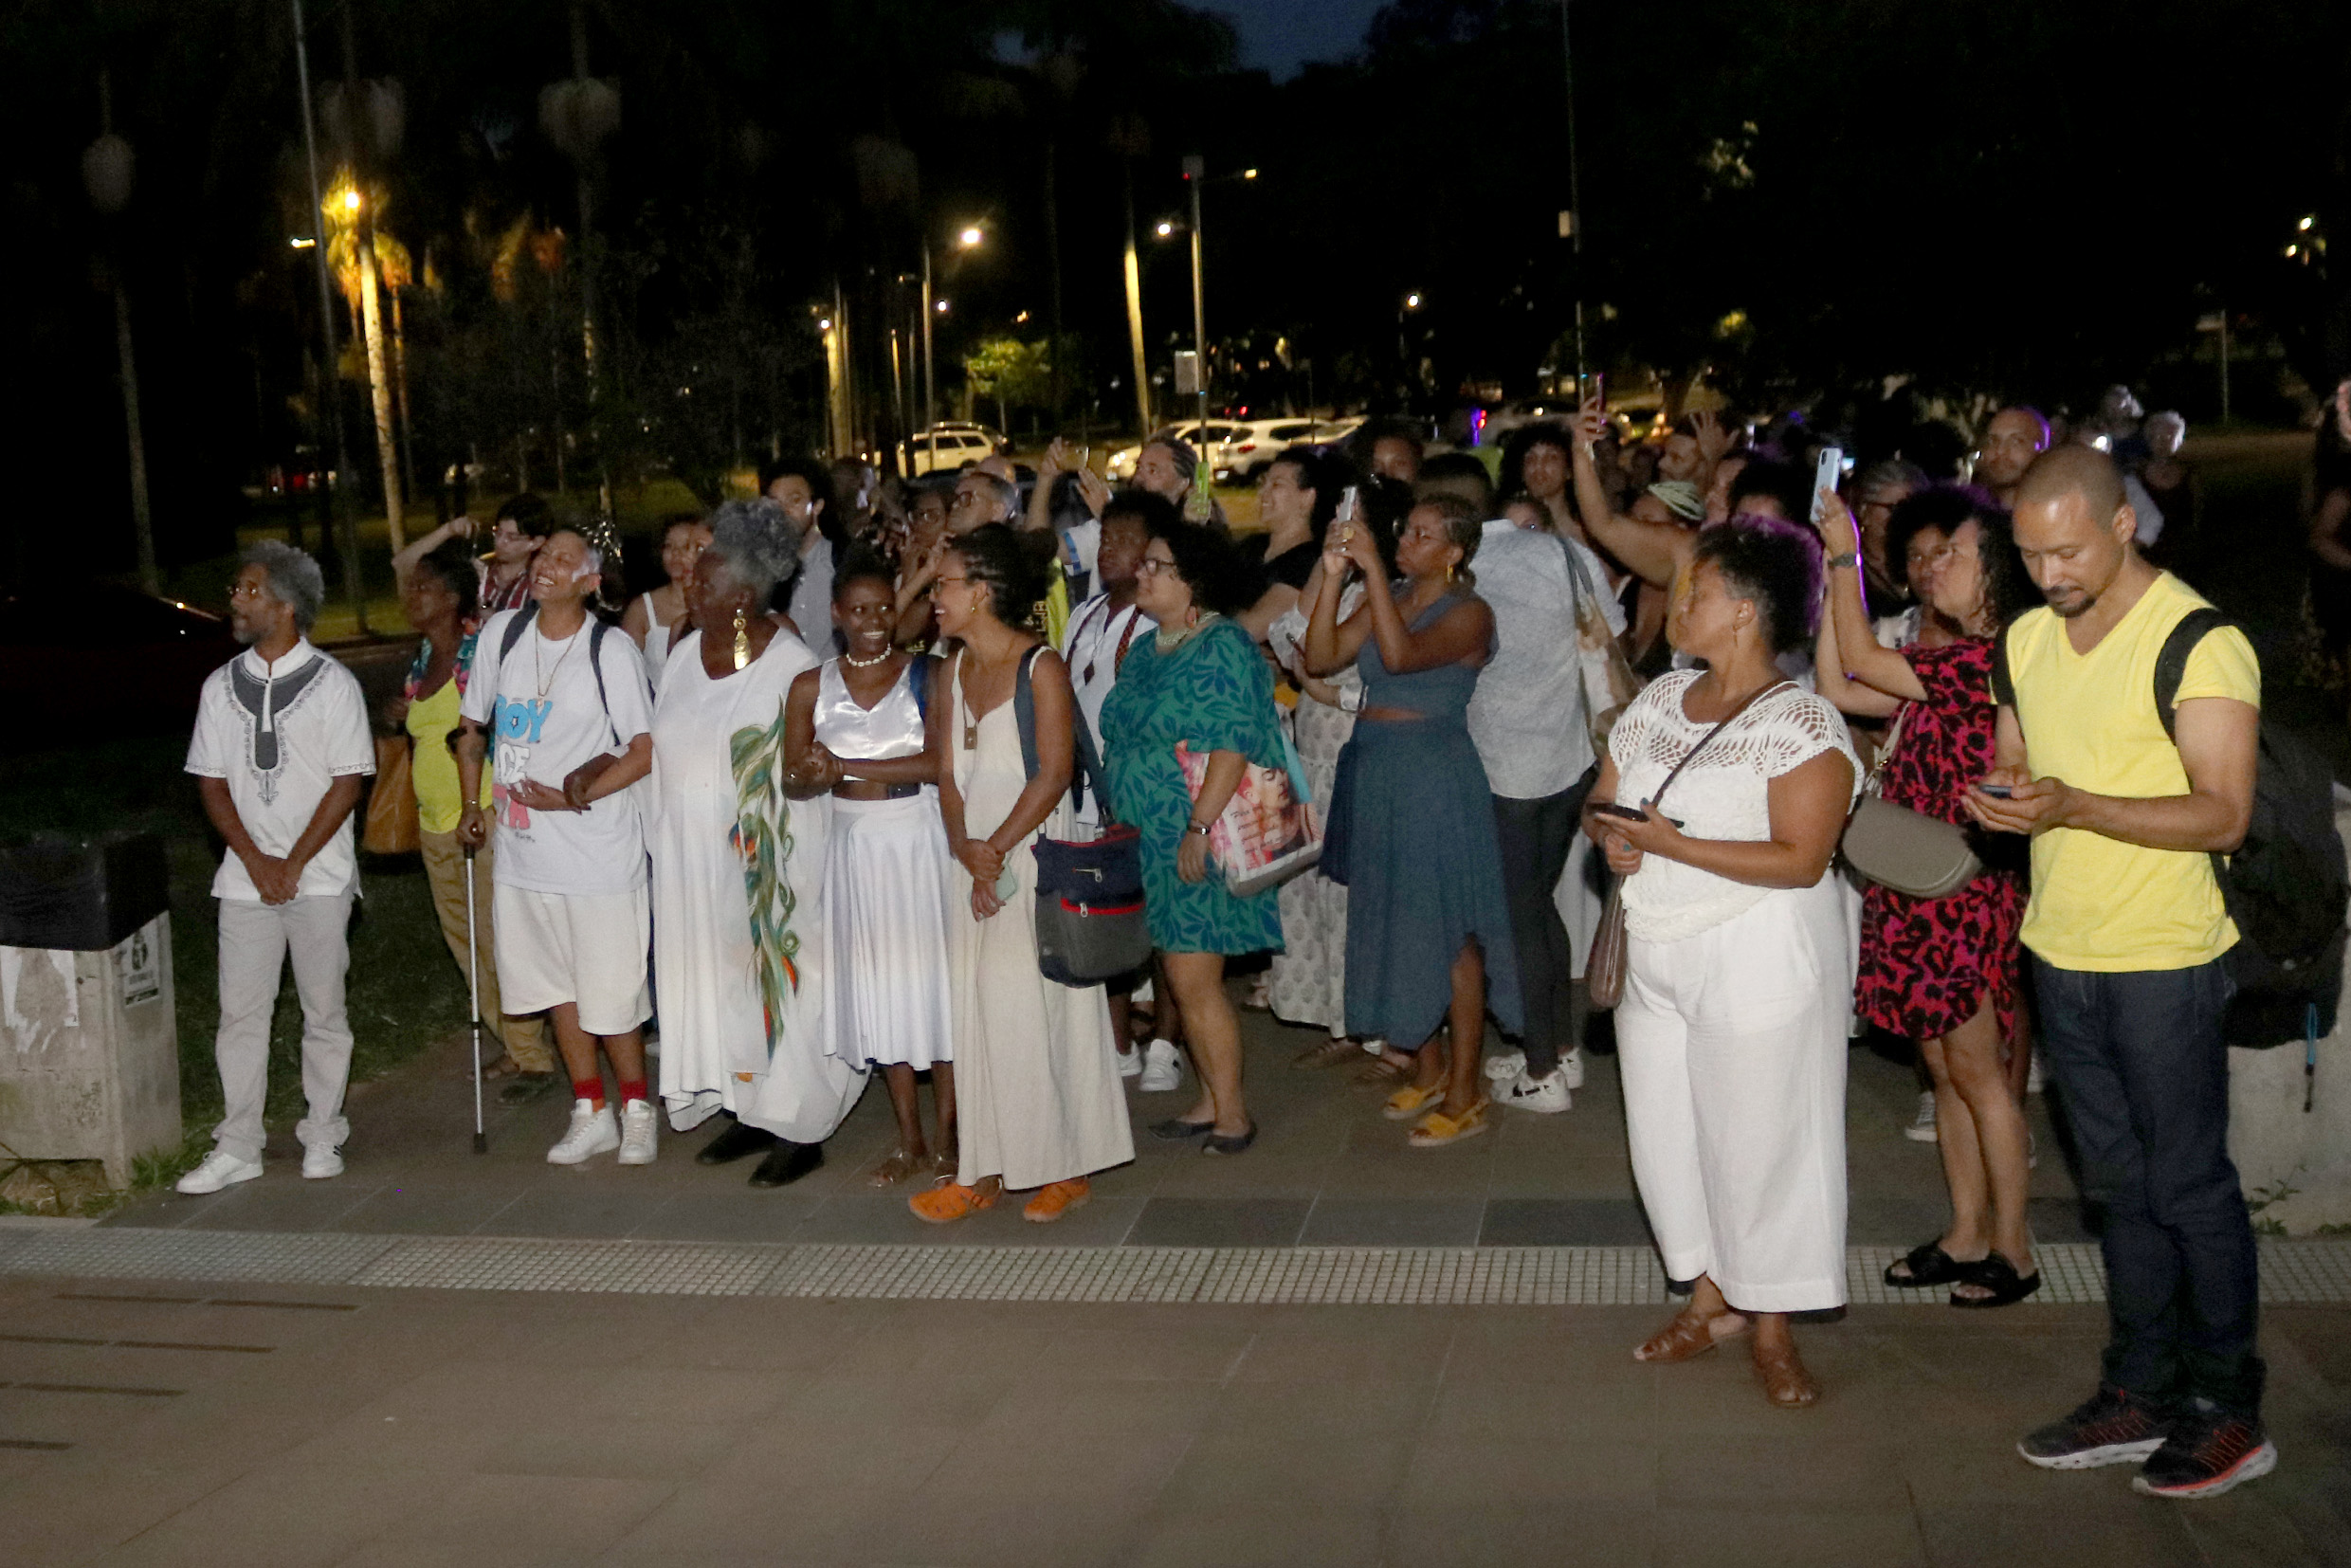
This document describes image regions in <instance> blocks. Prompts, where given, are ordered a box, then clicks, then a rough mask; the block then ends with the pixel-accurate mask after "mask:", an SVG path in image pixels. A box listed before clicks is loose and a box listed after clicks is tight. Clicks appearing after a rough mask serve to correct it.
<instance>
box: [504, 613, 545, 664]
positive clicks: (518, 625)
mask: <svg viewBox="0 0 2351 1568" xmlns="http://www.w3.org/2000/svg"><path fill="white" fill-rule="evenodd" d="M537 614H538V600H537V599H533V600H532V601H531V602H530V603H529V604H526V605H524V606H523V607H522V608H521V609H520V610H518V611H515V617H514V619H513V620H511V621H508V622H507V623H506V631H505V634H504V635H503V636H501V637H500V638H499V639H498V664H499V667H500V668H501V669H503V668H504V667H505V665H506V660H507V659H508V658H509V657H510V656H512V654H513V653H514V650H515V647H516V646H517V645H518V644H519V643H520V642H521V641H522V631H523V629H524V628H525V627H527V626H529V625H530V624H531V619H532V617H533V616H535V615H537Z"/></svg>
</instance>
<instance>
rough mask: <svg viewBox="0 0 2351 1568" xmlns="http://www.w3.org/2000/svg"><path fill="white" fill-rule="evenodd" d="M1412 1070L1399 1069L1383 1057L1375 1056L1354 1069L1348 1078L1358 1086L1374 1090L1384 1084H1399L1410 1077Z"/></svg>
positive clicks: (1407, 1068)
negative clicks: (1370, 1087) (1365, 1086)
mask: <svg viewBox="0 0 2351 1568" xmlns="http://www.w3.org/2000/svg"><path fill="white" fill-rule="evenodd" d="M1411 1075H1412V1068H1410V1067H1400V1066H1398V1065H1397V1064H1395V1063H1394V1062H1391V1061H1389V1060H1388V1059H1387V1058H1386V1057H1384V1056H1375V1057H1373V1058H1372V1059H1371V1060H1370V1061H1368V1062H1366V1063H1364V1064H1363V1065H1362V1066H1361V1067H1358V1068H1356V1069H1355V1071H1354V1072H1353V1073H1352V1074H1351V1075H1350V1076H1351V1077H1352V1078H1353V1079H1354V1080H1355V1082H1357V1083H1358V1084H1363V1085H1370V1086H1372V1087H1375V1088H1376V1087H1378V1086H1380V1085H1386V1084H1400V1083H1402V1082H1403V1081H1404V1080H1405V1079H1406V1078H1408V1077H1410V1076H1411Z"/></svg>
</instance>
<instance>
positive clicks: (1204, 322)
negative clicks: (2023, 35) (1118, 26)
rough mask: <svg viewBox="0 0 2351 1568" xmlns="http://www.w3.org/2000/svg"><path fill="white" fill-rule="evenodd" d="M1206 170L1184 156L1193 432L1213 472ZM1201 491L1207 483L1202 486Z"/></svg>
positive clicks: (1203, 463) (1206, 469)
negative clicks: (1194, 370) (1203, 214)
mask: <svg viewBox="0 0 2351 1568" xmlns="http://www.w3.org/2000/svg"><path fill="white" fill-rule="evenodd" d="M1207 173H1208V163H1207V160H1206V159H1204V158H1202V157H1201V156H1200V155H1199V154H1197V153H1194V154H1193V155H1191V156H1190V157H1187V158H1185V159H1184V183H1185V184H1186V185H1188V186H1190V187H1191V188H1192V349H1193V352H1194V354H1196V355H1198V356H1199V359H1200V370H1199V388H1200V427H1199V428H1198V429H1197V430H1195V431H1194V434H1195V435H1197V436H1198V437H1199V443H1200V471H1201V472H1202V473H1204V474H1210V475H1213V474H1214V473H1215V471H1216V466H1215V463H1216V460H1215V459H1214V458H1212V456H1210V455H1209V449H1208V313H1207V309H1206V300H1207V290H1206V288H1205V286H1204V284H1203V281H1202V279H1201V277H1200V182H1201V180H1202V179H1203V178H1205V177H1206V175H1207ZM1201 489H1202V491H1203V493H1205V492H1206V490H1207V486H1206V485H1205V484H1203V485H1202V486H1201Z"/></svg>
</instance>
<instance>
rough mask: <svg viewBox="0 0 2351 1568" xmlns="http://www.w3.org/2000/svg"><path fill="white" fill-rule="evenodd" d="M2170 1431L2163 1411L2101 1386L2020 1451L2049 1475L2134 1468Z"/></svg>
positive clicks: (2035, 1434)
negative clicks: (2056, 1471)
mask: <svg viewBox="0 0 2351 1568" xmlns="http://www.w3.org/2000/svg"><path fill="white" fill-rule="evenodd" d="M2171 1430H2172V1423H2171V1418H2170V1416H2169V1415H2168V1414H2167V1413H2165V1412H2163V1411H2162V1410H2160V1409H2158V1408H2157V1407H2156V1406H2153V1405H2150V1404H2148V1403H2147V1402H2146V1401H2145V1400H2143V1399H2135V1398H2133V1397H2132V1396H2131V1395H2128V1394H2126V1393H2124V1392H2123V1390H2121V1389H2119V1388H2108V1387H2106V1386H2105V1385H2104V1384H2101V1385H2100V1386H2099V1390H2098V1392H2097V1393H2096V1394H2094V1395H2091V1396H2090V1398H2089V1401H2088V1402H2087V1404H2085V1405H2083V1406H2082V1407H2081V1408H2080V1409H2079V1410H2077V1411H2075V1412H2074V1413H2072V1414H2071V1415H2069V1416H2067V1417H2066V1418H2065V1419H2064V1420H2062V1421H2053V1422H2051V1423H2050V1425H2048V1426H2046V1427H2043V1428H2041V1429H2040V1431H2035V1432H2032V1433H2031V1434H2029V1435H2028V1436H2027V1437H2026V1438H2025V1440H2024V1441H2023V1442H2021V1443H2019V1444H2017V1445H2016V1451H2017V1452H2018V1453H2020V1454H2022V1455H2024V1456H2025V1458H2026V1459H2028V1460H2030V1461H2031V1462H2032V1463H2033V1464H2035V1465H2038V1466H2040V1467H2041V1468H2043V1469H2045V1470H2087V1469H2095V1468H2097V1467H2099V1466H2101V1465H2131V1464H2137V1463H2138V1462H2140V1461H2141V1460H2143V1459H2145V1458H2146V1457H2147V1456H2148V1455H2149V1454H2151V1453H2153V1452H2155V1450H2156V1449H2160V1448H2161V1447H2162V1446H2163V1442H2164V1439H2165V1438H2167V1437H2169V1436H2170V1435H2171Z"/></svg>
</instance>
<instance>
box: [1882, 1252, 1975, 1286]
mask: <svg viewBox="0 0 2351 1568" xmlns="http://www.w3.org/2000/svg"><path fill="white" fill-rule="evenodd" d="M1975 1267H1977V1265H1975V1264H1972V1263H1961V1262H1959V1260H1958V1259H1957V1258H1954V1257H1953V1256H1952V1255H1951V1254H1950V1253H1948V1252H1946V1251H1944V1250H1943V1249H1942V1243H1941V1242H1939V1241H1930V1242H1926V1243H1924V1244H1923V1245H1921V1246H1918V1247H1913V1248H1912V1249H1910V1250H1909V1251H1907V1252H1905V1253H1904V1254H1903V1255H1902V1256H1901V1257H1900V1258H1897V1259H1896V1260H1895V1261H1894V1262H1892V1263H1890V1264H1887V1265H1886V1284H1887V1285H1892V1286H1893V1287H1894V1288H1895V1289H1897V1290H1920V1289H1923V1288H1925V1287H1926V1286H1928V1285H1950V1284H1952V1283H1954V1282H1955V1281H1959V1280H1964V1279H1967V1278H1969V1272H1968V1271H1969V1270H1970V1269H1973V1268H1975ZM1897 1268H1906V1269H1908V1270H1909V1272H1908V1273H1906V1274H1897V1273H1895V1272H1894V1270H1895V1269H1897Z"/></svg>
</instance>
